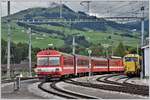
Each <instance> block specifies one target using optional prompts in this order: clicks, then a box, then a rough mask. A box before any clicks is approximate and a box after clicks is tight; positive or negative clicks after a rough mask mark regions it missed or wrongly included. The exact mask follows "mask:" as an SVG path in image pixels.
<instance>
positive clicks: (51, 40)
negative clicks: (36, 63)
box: [2, 22, 138, 48]
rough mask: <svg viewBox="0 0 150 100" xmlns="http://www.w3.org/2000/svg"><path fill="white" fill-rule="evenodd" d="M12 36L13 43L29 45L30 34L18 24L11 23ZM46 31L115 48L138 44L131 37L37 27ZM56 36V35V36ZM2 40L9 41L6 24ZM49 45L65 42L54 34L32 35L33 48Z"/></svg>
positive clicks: (59, 44) (63, 28)
mask: <svg viewBox="0 0 150 100" xmlns="http://www.w3.org/2000/svg"><path fill="white" fill-rule="evenodd" d="M11 26H12V28H11V34H12V37H11V39H12V41H13V42H15V43H18V42H22V43H28V34H27V33H26V29H24V28H23V27H20V26H18V25H17V24H16V23H14V22H12V23H11ZM37 26H40V27H43V28H46V29H50V30H57V31H60V32H63V34H65V35H66V36H67V35H71V34H74V33H79V35H83V36H85V38H86V40H88V41H89V42H91V43H93V44H98V43H108V44H112V41H113V46H117V44H118V43H119V42H120V41H122V42H123V43H124V44H125V45H128V46H132V47H136V46H137V44H138V39H137V38H131V37H122V36H120V35H115V34H112V33H110V32H109V31H108V32H97V31H93V30H88V31H80V30H77V29H70V28H67V27H61V26H50V25H45V24H44V25H37ZM54 35H56V34H54ZM108 36H111V39H107V40H106V38H107V37H108ZM2 38H3V39H5V40H7V25H6V24H5V23H2ZM48 44H53V45H54V47H62V46H63V45H64V40H62V39H61V38H59V37H57V38H55V37H54V36H53V35H52V34H48V33H42V32H38V33H32V46H33V47H39V48H46V47H48Z"/></svg>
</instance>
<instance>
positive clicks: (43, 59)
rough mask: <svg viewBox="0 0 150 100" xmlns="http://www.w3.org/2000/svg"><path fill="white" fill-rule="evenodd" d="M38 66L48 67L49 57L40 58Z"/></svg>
mask: <svg viewBox="0 0 150 100" xmlns="http://www.w3.org/2000/svg"><path fill="white" fill-rule="evenodd" d="M37 65H40V66H41V65H48V57H42V58H38V59H37Z"/></svg>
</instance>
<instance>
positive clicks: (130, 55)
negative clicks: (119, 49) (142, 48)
mask: <svg viewBox="0 0 150 100" xmlns="http://www.w3.org/2000/svg"><path fill="white" fill-rule="evenodd" d="M124 57H139V55H138V54H127V55H125V56H124Z"/></svg>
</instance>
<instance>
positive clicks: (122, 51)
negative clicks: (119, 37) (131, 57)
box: [114, 42, 125, 57]
mask: <svg viewBox="0 0 150 100" xmlns="http://www.w3.org/2000/svg"><path fill="white" fill-rule="evenodd" d="M114 54H115V55H116V56H121V57H123V56H124V55H125V47H124V45H123V43H122V42H120V43H119V45H118V46H117V48H116V50H115V53H114Z"/></svg>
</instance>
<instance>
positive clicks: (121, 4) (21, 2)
mask: <svg viewBox="0 0 150 100" xmlns="http://www.w3.org/2000/svg"><path fill="white" fill-rule="evenodd" d="M10 1H11V14H13V13H16V12H19V11H21V10H25V9H28V8H33V7H51V6H52V3H53V2H55V3H60V1H62V2H63V4H66V5H67V6H69V7H70V8H71V9H73V10H75V11H84V12H87V11H88V10H87V3H86V2H82V4H81V1H87V0H10ZM90 1H92V2H90V11H89V12H90V14H92V15H96V16H141V10H140V9H141V7H142V6H144V7H145V15H146V16H148V15H149V14H148V10H149V2H148V0H90ZM143 1H144V2H143ZM1 14H2V16H6V15H7V0H2V2H1Z"/></svg>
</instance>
